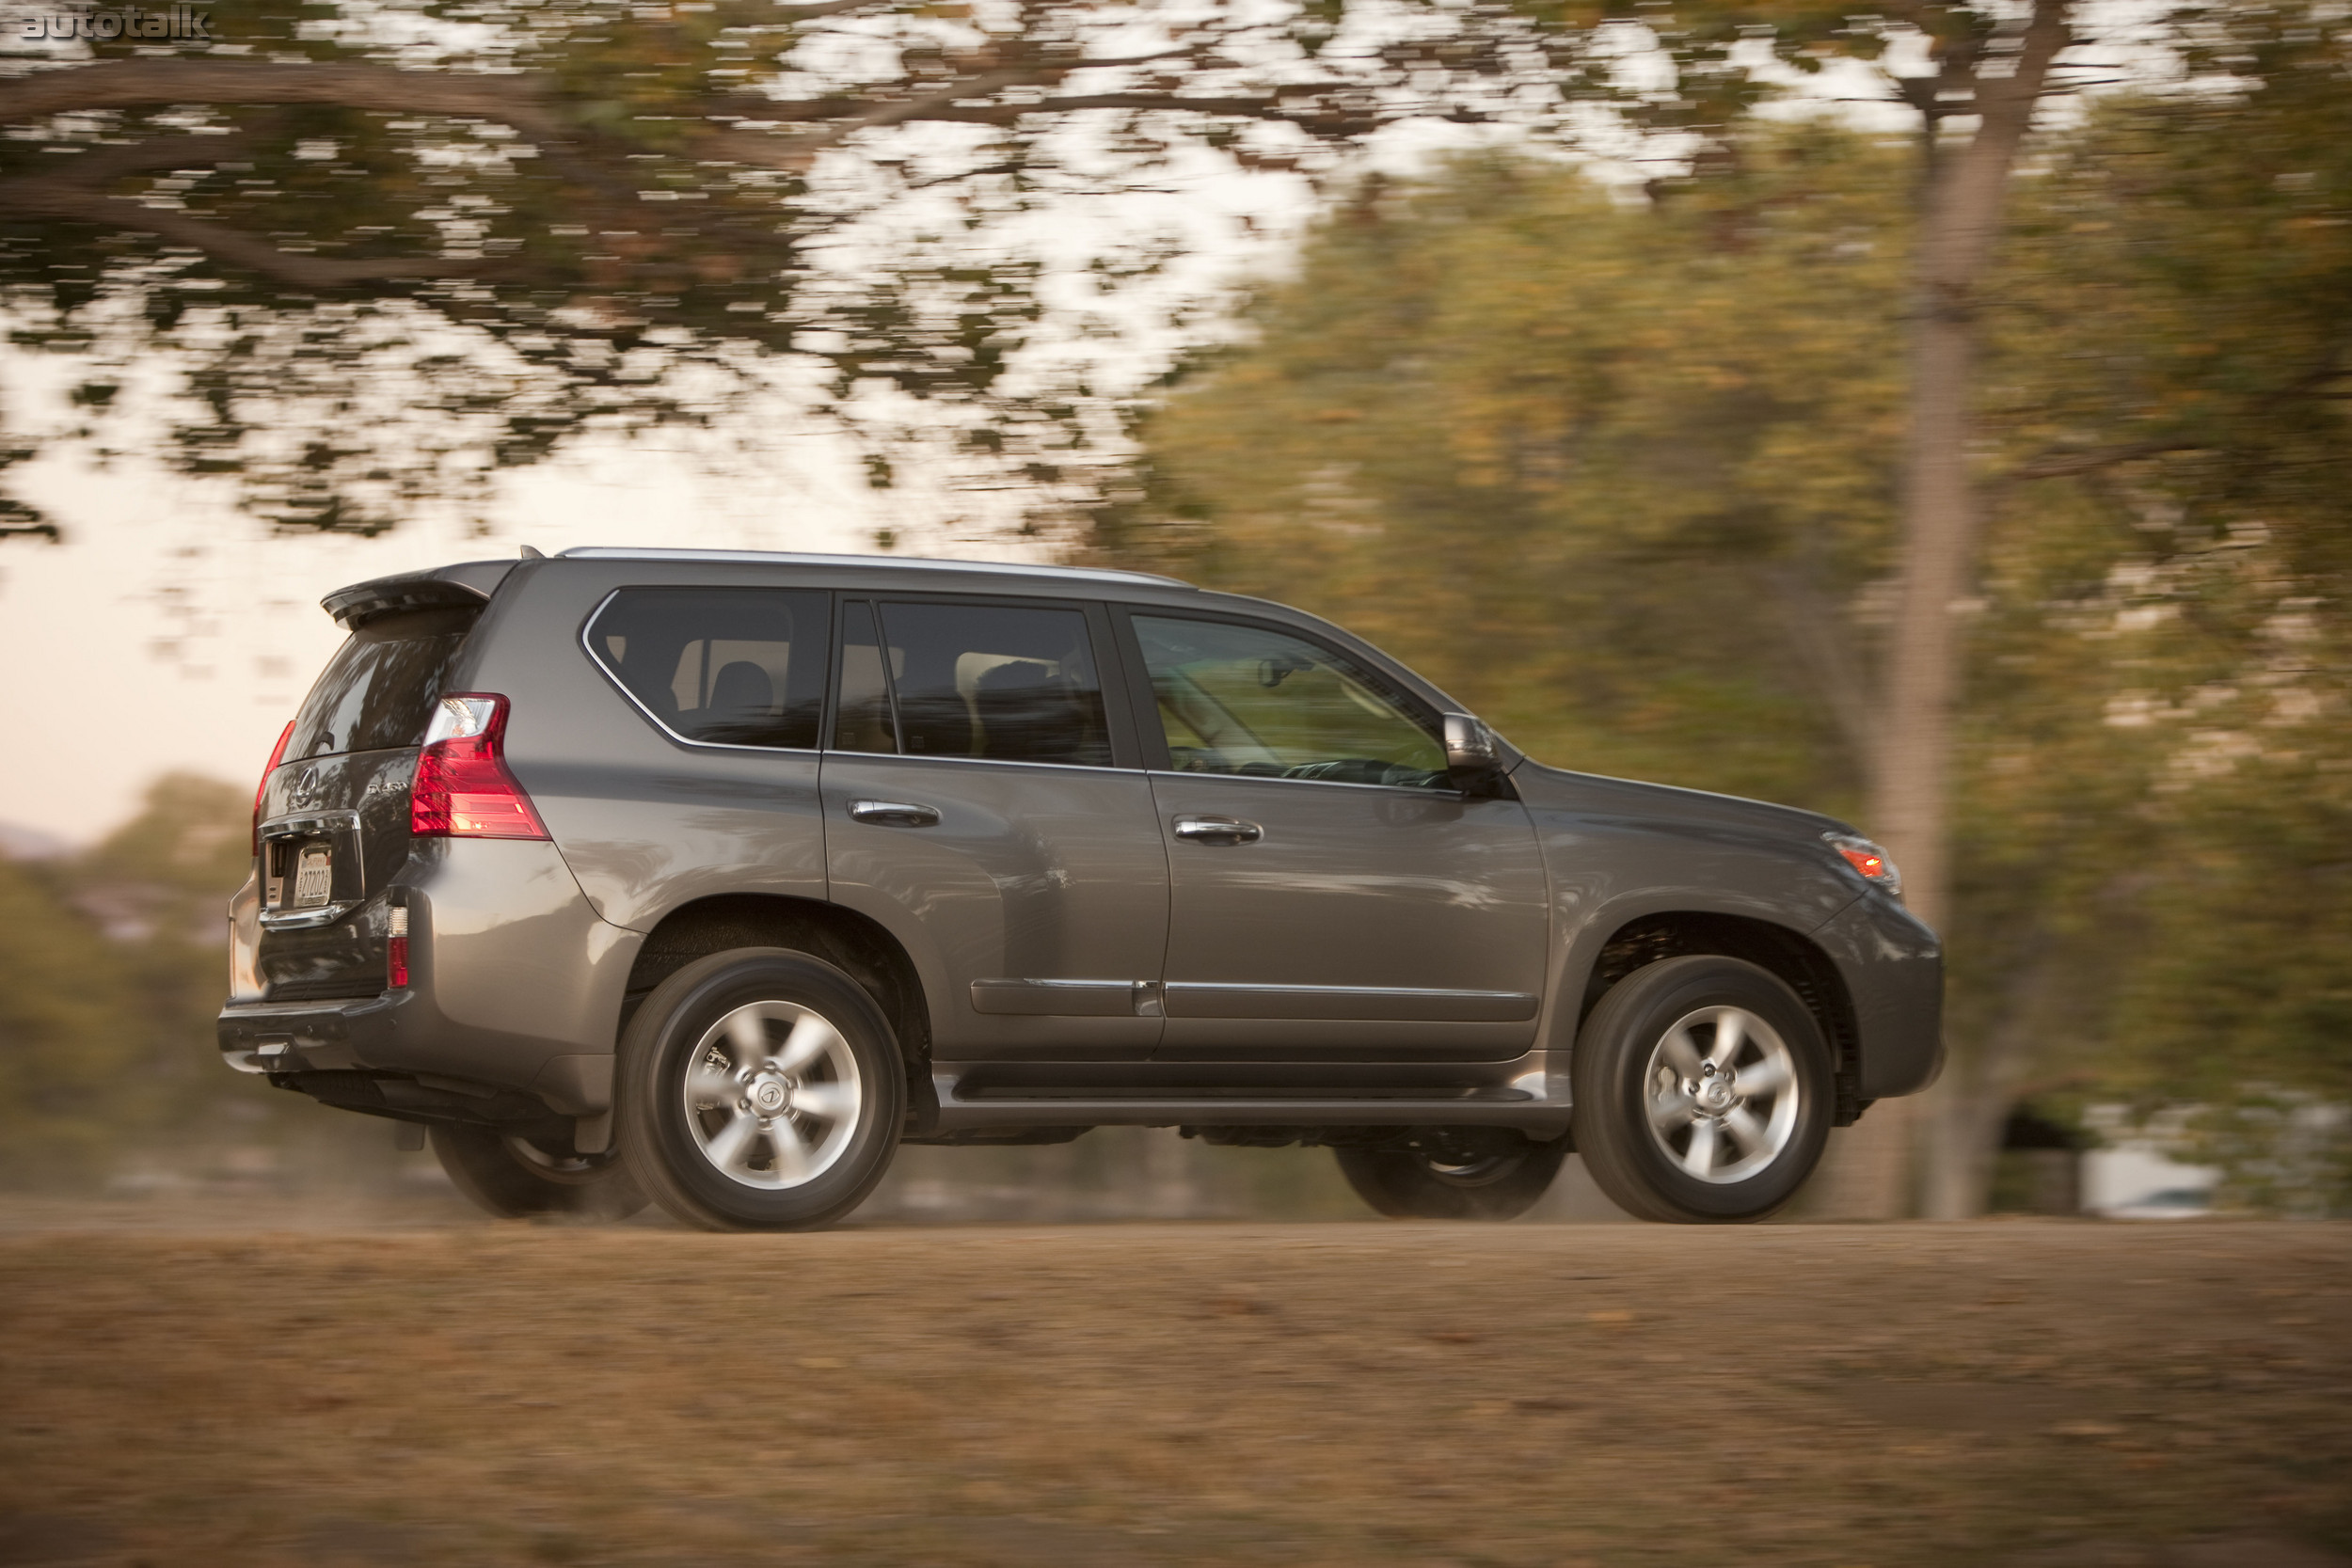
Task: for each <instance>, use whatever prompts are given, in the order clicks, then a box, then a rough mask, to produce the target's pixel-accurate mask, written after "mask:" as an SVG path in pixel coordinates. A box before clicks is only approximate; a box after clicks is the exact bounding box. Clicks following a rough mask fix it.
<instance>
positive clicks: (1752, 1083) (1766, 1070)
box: [1740, 1056, 1788, 1094]
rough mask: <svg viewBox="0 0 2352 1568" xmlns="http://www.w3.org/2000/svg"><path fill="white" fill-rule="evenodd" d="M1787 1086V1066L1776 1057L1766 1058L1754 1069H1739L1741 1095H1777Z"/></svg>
mask: <svg viewBox="0 0 2352 1568" xmlns="http://www.w3.org/2000/svg"><path fill="white" fill-rule="evenodd" d="M1787 1087H1788V1063H1787V1062H1786V1061H1784V1060H1782V1059H1781V1058H1780V1057H1778V1056H1767V1057H1765V1058H1764V1059H1763V1060H1762V1061H1760V1062H1758V1063H1756V1065H1755V1066H1754V1067H1750V1068H1741V1069H1740V1093H1741V1094H1778V1093H1779V1092H1780V1091H1781V1090H1783V1089H1785V1088H1787Z"/></svg>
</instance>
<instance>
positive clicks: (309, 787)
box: [220, 549, 1942, 1229]
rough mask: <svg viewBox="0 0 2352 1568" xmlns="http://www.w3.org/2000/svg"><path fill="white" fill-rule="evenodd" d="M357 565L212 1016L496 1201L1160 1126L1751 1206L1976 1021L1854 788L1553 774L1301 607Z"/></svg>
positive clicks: (1344, 1164) (741, 1212)
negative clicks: (1734, 792) (1854, 824)
mask: <svg viewBox="0 0 2352 1568" xmlns="http://www.w3.org/2000/svg"><path fill="white" fill-rule="evenodd" d="M326 609H327V610H329V611H330V612H332V613H333V614H334V615H335V616H336V618H337V619H339V620H340V621H342V624H343V625H345V626H348V627H349V628H350V631H351V636H350V639H349V641H346V642H345V643H344V644H343V646H342V649H341V651H339V652H338V653H337V654H336V655H335V657H334V658H333V659H332V660H331V661H330V662H329V663H328V665H327V667H326V672H325V673H323V674H322V675H321V676H320V677H319V680H318V684H317V685H316V686H315V687H314V688H313V689H312V690H311V691H310V696H309V697H308V699H307V700H306V701H305V702H304V704H303V705H302V710H301V712H300V714H299V716H298V717H296V718H295V719H294V721H293V722H292V723H290V724H289V725H288V726H287V728H286V733H285V735H284V736H282V737H281V738H280V740H279V743H278V754H277V755H276V756H274V757H273V758H272V759H271V762H270V767H269V769H268V771H267V772H266V773H265V774H264V776H263V778H262V787H261V792H260V795H259V798H258V799H257V800H256V802H255V808H254V856H255V858H254V870H253V877H252V879H251V880H250V881H248V882H247V883H246V886H245V888H244V889H243V890H242V891H240V892H239V893H238V895H236V898H235V900H234V901H233V903H232V904H231V906H230V920H231V923H232V927H233V932H234V950H233V958H232V974H231V987H230V990H231V994H230V1000H229V1004H228V1006H226V1007H225V1008H224V1009H223V1011H222V1013H221V1015H220V1045H221V1050H222V1052H223V1053H224V1054H225V1056H226V1057H227V1059H228V1061H229V1062H230V1065H231V1066H232V1067H235V1068H237V1069H241V1070H243V1071H246V1072H255V1073H262V1074H266V1075H267V1076H268V1078H269V1081H270V1082H271V1083H273V1084H275V1085H278V1086H280V1087H283V1088H288V1089H294V1090H298V1091H300V1092H302V1093H304V1094H308V1095H310V1096H312V1097H313V1098H315V1099H317V1100H319V1101H323V1102H325V1103H326V1104H329V1105H334V1106H339V1107H342V1108H344V1109H348V1110H353V1111H359V1112H363V1113H366V1114H369V1115H372V1116H378V1117H391V1118H393V1119H395V1120H398V1121H400V1122H404V1123H408V1124H413V1126H414V1127H415V1129H416V1133H417V1134H418V1135H421V1132H423V1130H427V1129H429V1130H430V1132H431V1136H432V1141H433V1146H434V1148H435V1149H436V1150H437V1153H438V1154H439V1157H440V1159H441V1161H442V1163H443V1164H444V1165H446V1166H447V1168H448V1170H449V1172H450V1175H451V1177H452V1178H453V1180H455V1181H456V1183H457V1184H458V1186H459V1187H461V1188H462V1189H463V1190H464V1191H465V1192H466V1193H467V1194H468V1195H469V1196H471V1197H472V1198H474V1199H475V1200H476V1201H478V1202H479V1203H480V1204H481V1205H482V1206H483V1207H485V1208H486V1209H488V1210H490V1211H492V1212H496V1213H500V1214H505V1215H525V1214H532V1213H545V1212H573V1213H592V1214H603V1215H618V1214H624V1213H628V1212H632V1211H634V1210H635V1209H637V1208H640V1207H642V1206H643V1205H644V1202H645V1201H646V1200H647V1198H649V1197H650V1198H651V1199H653V1200H654V1201H657V1202H659V1203H660V1205H661V1206H662V1207H663V1208H664V1209H666V1210H668V1211H669V1212H671V1213H673V1214H675V1216H677V1217H678V1218H679V1219H681V1220H684V1221H687V1222H689V1223H691V1224H693V1225H699V1226H706V1227H713V1228H724V1229H790V1228H797V1227H810V1226H818V1225H823V1224H826V1223H828V1222H830V1221H833V1220H835V1219H838V1218H840V1217H841V1216H842V1215H844V1214H846V1213H848V1212H850V1210H851V1209H853V1208H855V1207H856V1206H857V1204H858V1202H859V1200H860V1199H862V1198H863V1197H865V1196H866V1194H867V1193H868V1192H870V1191H871V1190H872V1188H873V1186H874V1183H875V1182H876V1181H877V1180H880V1179H881V1177H882V1172H883V1170H884V1169H885V1168H886V1167H887V1166H888V1164H889V1163H890V1159H891V1153H892V1150H893V1149H894V1148H896V1147H897V1146H898V1144H900V1143H934V1144H1008V1143H1057V1142H1061V1141H1064V1140H1067V1139H1070V1138H1074V1137H1077V1136H1079V1135H1080V1134H1081V1133H1083V1132H1087V1131H1089V1129H1092V1128H1095V1127H1099V1126H1104V1125H1106V1124H1128V1125H1145V1126H1155V1127H1156V1126H1175V1127H1180V1128H1182V1129H1183V1131H1184V1135H1186V1136H1188V1137H1199V1138H1202V1139H1206V1140H1208V1141H1209V1142H1212V1143H1230V1144H1251V1145H1267V1146H1271V1145H1284V1144H1302V1145H1311V1144H1321V1145H1325V1146H1327V1147H1328V1148H1331V1149H1332V1150H1333V1151H1334V1152H1335V1153H1336V1155H1337V1157H1338V1159H1339V1162H1340V1165H1341V1168H1342V1169H1343V1171H1345V1173H1346V1175H1347V1179H1348V1180H1349V1181H1350V1182H1352V1183H1353V1184H1354V1186H1355V1188H1356V1190H1357V1191H1358V1192H1359V1193H1360V1194H1361V1195H1362V1196H1363V1197H1364V1198H1365V1200H1366V1201H1367V1202H1369V1203H1370V1204H1371V1205H1372V1206H1373V1207H1374V1208H1375V1209H1377V1210H1378V1211H1380V1212H1382V1213H1386V1214H1394V1215H1412V1216H1422V1217H1452V1218H1464V1219H1501V1218H1507V1217H1509V1216H1511V1215H1513V1214H1516V1213H1518V1212H1522V1211H1524V1210H1525V1209H1526V1208H1527V1207H1528V1206H1529V1205H1530V1204H1532V1203H1533V1202H1534V1200H1535V1199H1536V1198H1537V1197H1538V1196H1540V1195H1541V1194H1542V1193H1543V1191H1544V1189H1545V1188H1546V1187H1547V1186H1548V1185H1549V1182H1550V1181H1551V1180H1552V1177H1553V1175H1554V1174H1555V1173H1556V1172H1557V1171H1558V1169H1559V1166H1560V1163H1561V1161H1562V1159H1563V1158H1564V1157H1565V1155H1566V1154H1567V1152H1568V1151H1569V1150H1570V1149H1571V1148H1574V1149H1576V1150H1578V1151H1580V1152H1581V1153H1582V1154H1583V1156H1584V1158H1585V1161H1586V1163H1587V1164H1588V1166H1589V1168H1590V1169H1591V1171H1592V1174H1593V1176H1594V1178H1595V1179H1596V1180H1597V1181H1598V1183H1599V1184H1600V1185H1601V1187H1602V1188H1603V1189H1604V1190H1605V1191H1607V1192H1608V1193H1609V1195H1610V1196H1612V1197H1613V1198H1614V1199H1615V1200H1616V1201H1617V1202H1618V1203H1620V1204H1622V1205H1623V1206H1624V1207H1625V1208H1627V1209H1628V1210H1629V1211H1631V1212H1634V1213H1636V1214H1639V1215H1643V1216H1646V1217H1649V1218H1653V1219H1661V1220H1701V1221H1708V1220H1712V1221H1723V1220H1753V1219H1757V1218H1760V1217H1761V1216H1763V1215H1765V1214H1768V1213H1771V1212H1772V1211H1773V1210H1775V1209H1777V1208H1778V1207H1780V1206H1781V1205H1782V1204H1783V1203H1785V1202H1786V1201H1787V1200H1788V1197H1789V1196H1791V1194H1793V1193H1794V1192H1795V1190H1796V1189H1797V1187H1798V1185H1799V1184H1800V1183H1801V1182H1802V1181H1803V1180H1804V1178H1805V1176H1806V1175H1807V1174H1808V1173H1809V1172H1810V1171H1811V1170H1812V1168H1813V1165H1814V1164H1815V1162H1816V1161H1817V1160H1818V1159H1819V1158H1820V1152H1821V1148H1822V1145H1823V1143H1824V1141H1825V1139H1826V1138H1827V1136H1828V1132H1829V1130H1830V1128H1831V1127H1833V1126H1836V1125H1843V1124H1845V1123H1847V1122H1850V1121H1851V1120H1852V1119H1853V1118H1854V1117H1856V1116H1858V1115H1860V1114H1861V1112H1862V1111H1863V1109H1864V1107H1866V1106H1867V1105H1868V1104H1869V1103H1870V1102H1871V1101H1873V1100H1876V1099H1878V1098H1880V1097H1882V1096H1886V1095H1899V1094H1907V1093H1910V1092H1912V1091H1914V1090H1916V1089H1919V1088H1921V1087H1923V1086H1924V1085H1926V1084H1927V1083H1928V1082H1929V1081H1930V1080H1931V1078H1932V1077H1933V1075H1934V1073H1935V1070H1936V1068H1937V1065H1938V1062H1939V1059H1940V1047H1939V1044H1938V1032H1939V1016H1940V1010H1941V1005H1942V962H1941V958H1940V955H1939V952H1938V949H1937V944H1936V940H1935V937H1934V935H1933V934H1932V933H1931V932H1930V931H1929V930H1928V929H1927V928H1926V927H1923V926H1922V925H1920V924H1919V923H1918V922H1917V921H1915V920H1914V919H1913V918H1912V917H1911V916H1910V915H1909V914H1907V913H1906V912H1905V911H1904V910H1903V908H1902V905H1901V903H1900V901H1899V897H1898V891H1899V889H1898V885H1897V881H1896V874H1895V871H1894V868H1893V867H1892V866H1891V865H1889V864H1888V863H1887V862H1886V860H1885V859H1884V857H1883V855H1882V854H1881V853H1880V852H1879V851H1878V850H1877V848H1876V847H1873V846H1872V845H1870V844H1869V843H1867V841H1865V840H1863V839H1860V838H1857V837H1855V836H1854V835H1853V834H1852V832H1851V831H1850V830H1849V829H1848V828H1847V827H1846V826H1845V825H1844V824H1842V823H1838V822H1835V821H1832V820H1829V819H1828V818H1825V817H1820V816H1812V815H1810V814H1807V813H1804V812H1800V811H1792V810H1788V809H1786V808H1783V807H1779V806H1771V805H1763V804H1759V803H1757V802H1756V801H1751V800H1733V799H1729V798H1726V797H1722V796H1715V795H1703V794H1697V793H1693V792H1692V791H1689V790H1682V789H1672V788H1667V787H1663V786H1661V785H1657V784H1633V783H1628V782H1626V781H1623V780H1618V779H1606V778H1597V777H1593V776H1591V775H1588V774H1581V773H1571V772H1565V771H1562V770H1560V769H1557V768H1546V767H1543V766H1541V765H1539V764H1537V763H1534V762H1533V761H1530V760H1529V759H1527V758H1525V757H1523V756H1521V755H1520V754H1519V753H1518V752H1516V751H1514V750H1513V749H1512V748H1511V747H1510V746H1509V745H1508V744H1506V743H1504V742H1503V741H1502V740H1501V739H1499V738H1498V737H1496V736H1494V735H1493V734H1492V733H1491V732H1489V731H1488V730H1487V729H1486V727H1485V726H1484V725H1483V724H1481V723H1480V722H1479V721H1477V720H1475V719H1473V718H1471V717H1470V716H1469V715H1467V714H1464V713H1462V712H1459V711H1457V709H1458V705H1456V704H1455V703H1454V702H1452V701H1451V700H1450V699H1448V698H1447V697H1446V695H1445V694H1444V693H1443V692H1441V691H1438V689H1435V688H1434V687H1432V686H1430V685H1429V684H1428V683H1427V682H1426V681H1423V680H1422V679H1420V678H1419V677H1417V676H1416V675H1414V674H1413V673H1412V672H1411V671H1409V670H1406V669H1405V668H1403V667H1402V666H1400V665H1398V664H1396V663H1395V662H1394V661H1393V660H1391V659H1389V658H1387V657H1384V656H1383V655H1382V654H1381V653H1380V652H1379V651H1378V650H1376V649H1375V648H1372V647H1370V646H1368V645H1366V644H1365V643H1363V642H1362V641H1359V640H1357V639H1356V638H1353V637H1350V636H1349V635H1348V634H1347V633H1345V632H1343V631H1342V630H1340V629H1339V628H1338V627H1336V626H1330V625H1328V624H1327V623H1326V622H1323V621H1320V620H1317V619H1316V618H1314V617H1313V616H1311V615H1306V614H1302V613H1300V612H1299V611H1297V610H1288V609H1285V608H1283V607H1281V606H1279V605H1275V604H1268V603H1265V602H1263V601H1261V600H1256V599H1247V598H1237V597H1233V596H1231V595H1227V594H1212V593H1205V592H1202V591H1200V590H1199V589H1195V588H1192V587H1188V586H1186V585H1185V584H1184V583H1181V582H1177V581H1173V580H1171V579H1168V578H1154V577H1145V576H1141V575H1136V574H1130V573H1121V572H1108V571H1081V570H1072V569H1056V568H1049V567H1014V566H1001V565H990V564H984V563H979V562H951V561H897V560H883V559H867V558H863V557H829V556H792V555H765V554H752V553H733V552H715V551H691V550H635V549H582V550H569V551H566V552H564V554H563V555H561V556H558V557H556V558H553V559H543V558H540V557H538V556H536V555H535V554H534V553H532V552H526V558H525V559H524V560H522V561H520V562H469V563H466V564H463V565H456V566H449V567H444V568H442V569H440V570H437V571H431V572H422V573H416V574H411V575H406V576H401V577H390V578H379V579H377V580H375V581H372V582H364V583H360V584H358V585H357V586H355V587H351V588H346V589H343V590H342V591H340V592H338V593H335V594H329V595H328V596H327V598H326ZM412 1147H413V1146H412Z"/></svg>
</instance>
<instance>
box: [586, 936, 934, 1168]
mask: <svg viewBox="0 0 2352 1568" xmlns="http://www.w3.org/2000/svg"><path fill="white" fill-rule="evenodd" d="M736 947H788V948H792V949H795V950H796V951H799V952H803V953H807V954H809V955H811V956H813V957H815V958H822V959H824V960H825V961H826V962H827V963H830V964H832V965H834V967H835V968H836V969H839V970H840V971H842V972H843V973H844V974H848V975H849V976H850V978H851V979H852V980H855V981H856V982H857V984H858V987H859V989H860V990H864V991H865V992H866V994H867V995H868V996H870V997H872V998H873V999H874V1005H875V1006H878V1007H880V1008H881V1009H882V1017H883V1019H884V1020H885V1021H887V1022H888V1023H889V1024H890V1027H891V1031H892V1033H893V1034H895V1035H896V1036H897V1037H898V1051H899V1054H900V1056H901V1057H902V1058H903V1059H904V1061H905V1064H906V1070H907V1092H908V1096H909V1098H908V1101H907V1103H908V1105H909V1107H910V1109H911V1110H912V1111H913V1112H914V1119H915V1121H916V1122H917V1124H918V1126H919V1125H920V1124H922V1123H923V1122H924V1121H926V1120H927V1119H928V1117H929V1116H930V1115H935V1113H936V1106H935V1103H934V1101H933V1100H932V1097H931V1075H930V1055H931V1030H930V1004H929V1003H928V1002H927V1001H926V1000H925V998H924V994H923V982H922V978H921V975H920V974H919V973H918V972H917V971H916V969H915V966H914V958H912V957H910V956H909V955H908V953H907V950H906V948H905V947H904V946H903V945H901V944H900V942H898V939H897V938H896V937H894V936H892V935H891V934H890V932H889V930H888V929H887V928H886V927H883V926H882V924H881V923H880V922H878V921H874V920H870V919H868V918H867V917H866V916H865V915H862V914H859V913H857V912H856V911H853V910H847V909H843V908H842V907H841V906H840V905H838V904H828V903H826V902H824V901H823V900H821V899H816V898H795V897H790V896H788V895H782V894H766V893H730V894H718V895H712V896H710V897H707V898H697V899H694V900H693V901H692V902H691V903H686V904H681V905H679V906H678V907H677V908H676V909H675V910H672V911H669V912H668V913H667V914H664V915H663V916H662V917H661V919H660V921H659V922H658V923H657V924H656V925H655V926H654V927H653V929H652V930H650V931H648V932H646V933H645V940H644V943H643V944H642V945H641V946H640V947H639V948H638V950H637V958H636V961H635V963H634V964H632V965H631V966H630V969H629V974H628V991H627V995H626V997H625V998H624V1000H623V1002H622V1005H621V1017H620V1030H621V1031H626V1030H627V1029H628V1022H629V1018H630V1016H631V1015H632V1014H634V1013H635V1012H636V1010H637V1007H638V1006H639V1004H641V1003H643V1002H644V999H645V998H646V996H647V995H649V994H650V993H651V992H652V990H653V989H654V988H655V987H656V986H659V985H660V984H661V982H662V981H664V980H666V979H668V978H669V977H670V976H671V975H673V974H676V973H677V972H678V971H679V970H681V969H683V968H685V967H686V966H687V965H688V964H690V963H692V962H693V961H694V960H695V959H697V958H704V957H707V955H709V954H712V953H723V952H725V951H727V950H728V949H730V948H736Z"/></svg>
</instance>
